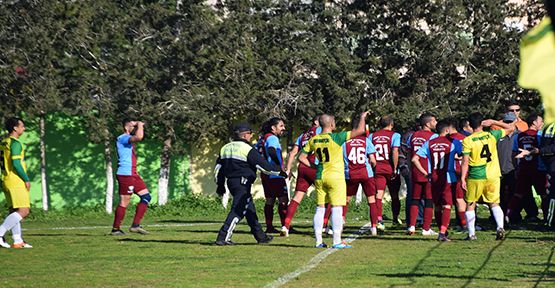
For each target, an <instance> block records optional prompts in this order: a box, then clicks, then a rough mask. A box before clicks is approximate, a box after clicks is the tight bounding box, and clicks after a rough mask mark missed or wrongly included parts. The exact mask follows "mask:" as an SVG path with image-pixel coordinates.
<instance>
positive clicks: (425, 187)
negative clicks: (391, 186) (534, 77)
mask: <svg viewBox="0 0 555 288" xmlns="http://www.w3.org/2000/svg"><path fill="white" fill-rule="evenodd" d="M412 199H413V200H420V199H430V200H431V199H432V184H430V182H412Z"/></svg>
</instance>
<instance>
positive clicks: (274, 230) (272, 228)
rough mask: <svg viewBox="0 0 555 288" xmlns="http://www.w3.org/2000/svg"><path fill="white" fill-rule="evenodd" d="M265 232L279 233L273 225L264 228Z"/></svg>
mask: <svg viewBox="0 0 555 288" xmlns="http://www.w3.org/2000/svg"><path fill="white" fill-rule="evenodd" d="M265 233H266V234H279V233H280V231H279V230H277V229H276V228H274V227H273V226H272V227H268V228H266V232H265Z"/></svg>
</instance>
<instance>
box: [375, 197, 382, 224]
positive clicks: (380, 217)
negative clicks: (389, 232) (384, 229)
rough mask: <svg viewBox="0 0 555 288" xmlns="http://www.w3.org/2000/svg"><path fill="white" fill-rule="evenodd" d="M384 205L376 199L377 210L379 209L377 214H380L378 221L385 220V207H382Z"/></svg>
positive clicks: (380, 200)
mask: <svg viewBox="0 0 555 288" xmlns="http://www.w3.org/2000/svg"><path fill="white" fill-rule="evenodd" d="M382 204H383V202H382V199H380V198H376V208H377V212H378V221H382V220H383V206H382Z"/></svg>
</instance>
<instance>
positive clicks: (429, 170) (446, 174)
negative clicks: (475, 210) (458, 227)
mask: <svg viewBox="0 0 555 288" xmlns="http://www.w3.org/2000/svg"><path fill="white" fill-rule="evenodd" d="M449 126H450V124H449V122H447V121H445V120H442V121H439V122H438V123H437V126H436V128H437V132H438V133H439V136H438V137H436V138H434V139H431V140H429V141H427V142H426V143H424V146H422V148H420V149H419V150H418V151H417V152H416V154H415V155H414V157H413V158H412V163H413V165H414V166H415V167H416V168H417V169H418V170H419V171H420V172H422V174H424V175H426V176H427V177H429V178H430V182H431V183H432V198H433V201H434V205H435V218H436V223H437V226H438V227H439V228H440V230H439V231H440V232H439V236H438V240H439V241H450V240H449V238H447V228H448V227H449V222H450V220H451V206H452V205H453V191H454V190H455V188H456V183H457V176H456V172H455V165H456V164H455V163H456V160H455V155H459V156H460V155H461V154H462V143H461V142H460V141H459V140H455V139H452V138H451V137H449V134H450V133H449V132H450V130H449ZM420 157H424V158H427V159H428V167H426V168H424V167H422V165H421V164H420Z"/></svg>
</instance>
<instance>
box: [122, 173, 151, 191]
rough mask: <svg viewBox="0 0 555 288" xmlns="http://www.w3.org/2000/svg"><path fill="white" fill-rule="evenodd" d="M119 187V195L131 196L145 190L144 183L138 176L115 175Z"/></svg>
mask: <svg viewBox="0 0 555 288" xmlns="http://www.w3.org/2000/svg"><path fill="white" fill-rule="evenodd" d="M116 179H118V185H119V189H118V192H119V195H131V194H133V193H138V192H141V191H143V190H145V189H147V188H146V184H145V181H143V179H142V178H141V176H139V175H116Z"/></svg>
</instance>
